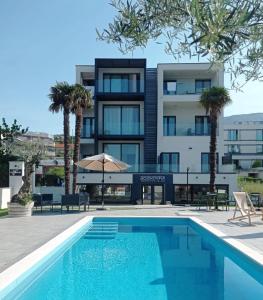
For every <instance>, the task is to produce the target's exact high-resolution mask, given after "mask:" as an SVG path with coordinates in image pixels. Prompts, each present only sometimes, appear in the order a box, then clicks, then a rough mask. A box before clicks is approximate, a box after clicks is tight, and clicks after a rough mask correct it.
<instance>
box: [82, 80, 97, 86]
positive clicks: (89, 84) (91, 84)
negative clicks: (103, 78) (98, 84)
mask: <svg viewBox="0 0 263 300" xmlns="http://www.w3.org/2000/svg"><path fill="white" fill-rule="evenodd" d="M82 84H83V85H84V86H94V85H95V80H94V79H83V80H82Z"/></svg>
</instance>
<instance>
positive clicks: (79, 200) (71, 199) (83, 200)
mask: <svg viewBox="0 0 263 300" xmlns="http://www.w3.org/2000/svg"><path fill="white" fill-rule="evenodd" d="M87 202H88V197H87V195H80V194H75V195H63V196H62V198H61V213H62V212H63V206H66V207H67V211H69V207H70V206H71V208H72V210H73V207H74V206H78V211H79V212H80V206H81V205H83V206H84V211H86V206H87Z"/></svg>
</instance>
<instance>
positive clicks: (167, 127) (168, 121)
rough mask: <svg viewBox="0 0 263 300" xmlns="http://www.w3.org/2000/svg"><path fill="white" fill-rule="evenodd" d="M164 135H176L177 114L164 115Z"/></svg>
mask: <svg viewBox="0 0 263 300" xmlns="http://www.w3.org/2000/svg"><path fill="white" fill-rule="evenodd" d="M163 135H164V136H174V135H176V117H175V116H169V117H163Z"/></svg>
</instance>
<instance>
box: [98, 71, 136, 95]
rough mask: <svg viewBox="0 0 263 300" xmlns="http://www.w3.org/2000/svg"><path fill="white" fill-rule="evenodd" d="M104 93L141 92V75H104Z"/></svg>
mask: <svg viewBox="0 0 263 300" xmlns="http://www.w3.org/2000/svg"><path fill="white" fill-rule="evenodd" d="M103 92H106V93H136V92H140V74H139V73H138V74H137V73H134V74H106V73H104V74H103Z"/></svg>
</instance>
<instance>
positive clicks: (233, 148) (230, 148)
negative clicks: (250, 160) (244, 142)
mask: <svg viewBox="0 0 263 300" xmlns="http://www.w3.org/2000/svg"><path fill="white" fill-rule="evenodd" d="M227 148H228V149H227V150H228V151H227V152H228V153H240V145H228V147H227Z"/></svg>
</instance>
